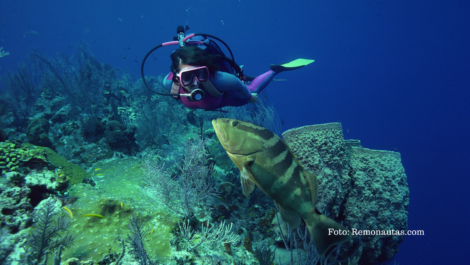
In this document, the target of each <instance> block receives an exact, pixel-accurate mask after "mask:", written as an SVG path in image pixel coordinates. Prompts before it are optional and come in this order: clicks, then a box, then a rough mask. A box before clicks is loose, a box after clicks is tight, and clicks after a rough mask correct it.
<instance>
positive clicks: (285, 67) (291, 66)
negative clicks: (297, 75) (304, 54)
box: [269, 59, 315, 73]
mask: <svg viewBox="0 0 470 265" xmlns="http://www.w3.org/2000/svg"><path fill="white" fill-rule="evenodd" d="M313 62H315V60H309V59H297V60H293V61H292V62H288V63H285V64H271V66H269V68H270V69H271V70H273V71H274V72H276V73H280V72H284V71H291V70H295V69H299V68H301V67H304V66H306V65H309V64H311V63H313Z"/></svg>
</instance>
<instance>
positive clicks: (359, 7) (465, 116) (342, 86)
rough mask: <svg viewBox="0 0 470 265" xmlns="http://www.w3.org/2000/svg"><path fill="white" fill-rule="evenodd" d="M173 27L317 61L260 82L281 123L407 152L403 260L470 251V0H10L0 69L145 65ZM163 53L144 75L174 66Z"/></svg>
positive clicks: (245, 57) (254, 63)
mask: <svg viewBox="0 0 470 265" xmlns="http://www.w3.org/2000/svg"><path fill="white" fill-rule="evenodd" d="M177 25H189V27H190V31H191V32H192V31H194V32H203V33H207V34H212V35H215V36H218V37H219V38H221V39H223V40H224V41H225V42H226V43H228V44H229V45H230V47H231V49H232V51H233V52H234V55H235V58H236V61H237V62H238V63H239V64H243V65H244V69H245V72H246V73H247V74H251V75H256V74H260V73H263V72H264V71H266V70H267V69H268V67H269V64H271V63H276V64H279V63H285V62H288V61H291V60H293V59H296V58H308V59H315V60H316V61H315V63H313V64H311V65H309V66H307V67H305V68H304V69H300V70H297V71H292V72H286V73H282V74H280V75H278V76H277V78H279V79H286V81H280V82H273V83H271V84H270V85H269V86H268V88H266V90H265V92H267V93H268V95H269V98H270V99H271V101H272V102H273V103H274V106H275V108H276V109H277V111H278V112H279V114H280V117H281V119H282V120H283V122H284V125H283V130H288V129H290V128H294V127H299V126H304V125H311V124H318V123H326V122H341V123H342V124H343V129H344V132H345V138H347V139H360V140H361V141H362V145H363V146H364V147H366V148H371V149H381V150H391V151H397V152H400V153H401V156H402V162H403V165H404V167H405V170H406V174H407V176H408V184H409V188H410V207H409V222H408V228H409V229H417V230H424V232H425V235H424V236H416V237H411V236H408V237H406V238H405V241H404V242H403V243H402V244H401V245H400V252H399V253H398V254H397V255H396V257H395V260H396V261H397V263H400V264H457V263H460V262H461V261H462V260H467V258H468V251H467V249H468V247H469V245H470V244H469V242H468V240H467V239H468V237H469V236H470V232H469V230H468V229H467V228H466V227H467V225H468V223H469V221H470V211H469V206H470V205H469V201H470V200H468V196H467V194H468V192H467V191H468V186H469V183H470V181H469V179H468V177H469V173H468V169H467V168H468V164H469V162H470V155H469V152H468V149H469V148H470V140H469V137H468V132H469V130H470V124H469V121H470V119H469V117H470V106H469V105H470V104H469V101H470V92H469V91H468V90H469V89H470V2H469V1H436V0H434V1H432V0H431V1H423V0H422V1H403V0H397V1H344V0H334V1H306V0H305V1H303V0H290V1H280V0H271V1H266V0H262V1H258V0H253V1H247V0H218V1H209V0H200V1H134V2H133V3H131V2H130V1H123V0H120V1H89V0H84V1H51V0H44V1H4V2H3V3H2V4H1V8H0V47H3V48H4V51H8V52H9V53H10V55H8V56H5V57H2V58H0V75H4V74H5V73H7V72H8V71H14V70H15V69H16V67H17V64H18V63H19V62H22V61H24V60H25V59H26V55H27V54H28V53H29V52H30V50H38V51H40V52H42V53H46V54H48V55H51V56H53V55H55V54H56V53H58V52H62V53H65V54H70V55H71V54H73V52H74V51H75V50H74V49H75V47H76V45H77V44H80V43H83V44H86V45H88V49H89V50H90V51H91V52H92V53H93V54H94V55H95V57H96V58H97V59H98V60H100V61H102V62H107V63H109V64H111V65H113V66H114V67H120V68H122V69H126V70H128V71H129V72H130V73H132V74H134V75H135V76H139V75H140V63H141V60H142V58H143V57H144V55H145V54H146V53H147V51H148V50H149V49H151V48H153V47H154V46H156V45H158V44H160V43H162V42H165V41H170V40H172V38H173V36H174V35H175V29H176V26H177ZM170 52H171V49H170V48H169V49H167V50H163V49H162V51H158V52H156V53H155V56H154V57H152V60H151V61H150V63H149V64H148V67H147V68H146V74H148V75H160V74H165V73H167V72H168V71H169V65H170V61H169V53H170Z"/></svg>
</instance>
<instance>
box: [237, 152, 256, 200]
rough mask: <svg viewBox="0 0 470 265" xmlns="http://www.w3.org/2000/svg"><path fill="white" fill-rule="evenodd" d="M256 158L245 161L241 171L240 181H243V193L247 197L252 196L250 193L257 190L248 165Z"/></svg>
mask: <svg viewBox="0 0 470 265" xmlns="http://www.w3.org/2000/svg"><path fill="white" fill-rule="evenodd" d="M253 161H254V159H250V160H248V161H246V162H245V163H243V168H242V170H241V171H240V181H241V183H242V190H243V194H245V196H246V197H250V194H251V193H252V192H253V191H254V190H255V184H254V183H253V181H251V180H250V174H249V172H248V169H247V167H248V165H249V164H250V163H252V162H253Z"/></svg>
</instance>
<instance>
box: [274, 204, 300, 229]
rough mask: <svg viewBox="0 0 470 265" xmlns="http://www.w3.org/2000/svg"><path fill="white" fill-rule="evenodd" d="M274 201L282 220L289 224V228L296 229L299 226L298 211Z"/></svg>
mask: <svg viewBox="0 0 470 265" xmlns="http://www.w3.org/2000/svg"><path fill="white" fill-rule="evenodd" d="M274 203H275V204H276V206H277V209H278V210H279V213H280V214H281V217H282V220H284V221H285V222H286V223H288V224H289V228H290V229H297V228H298V227H299V226H300V222H301V221H300V216H299V214H298V213H296V212H294V211H292V210H289V209H286V208H284V206H282V205H280V204H278V203H277V202H276V201H274Z"/></svg>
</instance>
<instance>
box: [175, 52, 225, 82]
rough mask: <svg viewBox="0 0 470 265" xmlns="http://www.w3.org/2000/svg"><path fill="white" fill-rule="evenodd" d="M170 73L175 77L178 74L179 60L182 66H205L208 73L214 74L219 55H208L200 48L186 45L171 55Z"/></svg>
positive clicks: (217, 65)
mask: <svg viewBox="0 0 470 265" xmlns="http://www.w3.org/2000/svg"><path fill="white" fill-rule="evenodd" d="M170 57H171V72H172V73H173V74H174V75H176V73H178V67H179V65H180V60H181V63H182V64H187V65H197V66H207V69H209V72H210V73H211V74H214V72H215V71H217V70H219V68H220V67H219V64H218V61H219V60H220V57H221V56H220V55H217V54H210V53H207V52H206V51H204V50H203V49H201V48H198V47H197V46H194V45H186V46H183V47H181V48H179V49H178V50H176V51H175V52H173V53H172V54H171V56H170Z"/></svg>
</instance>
